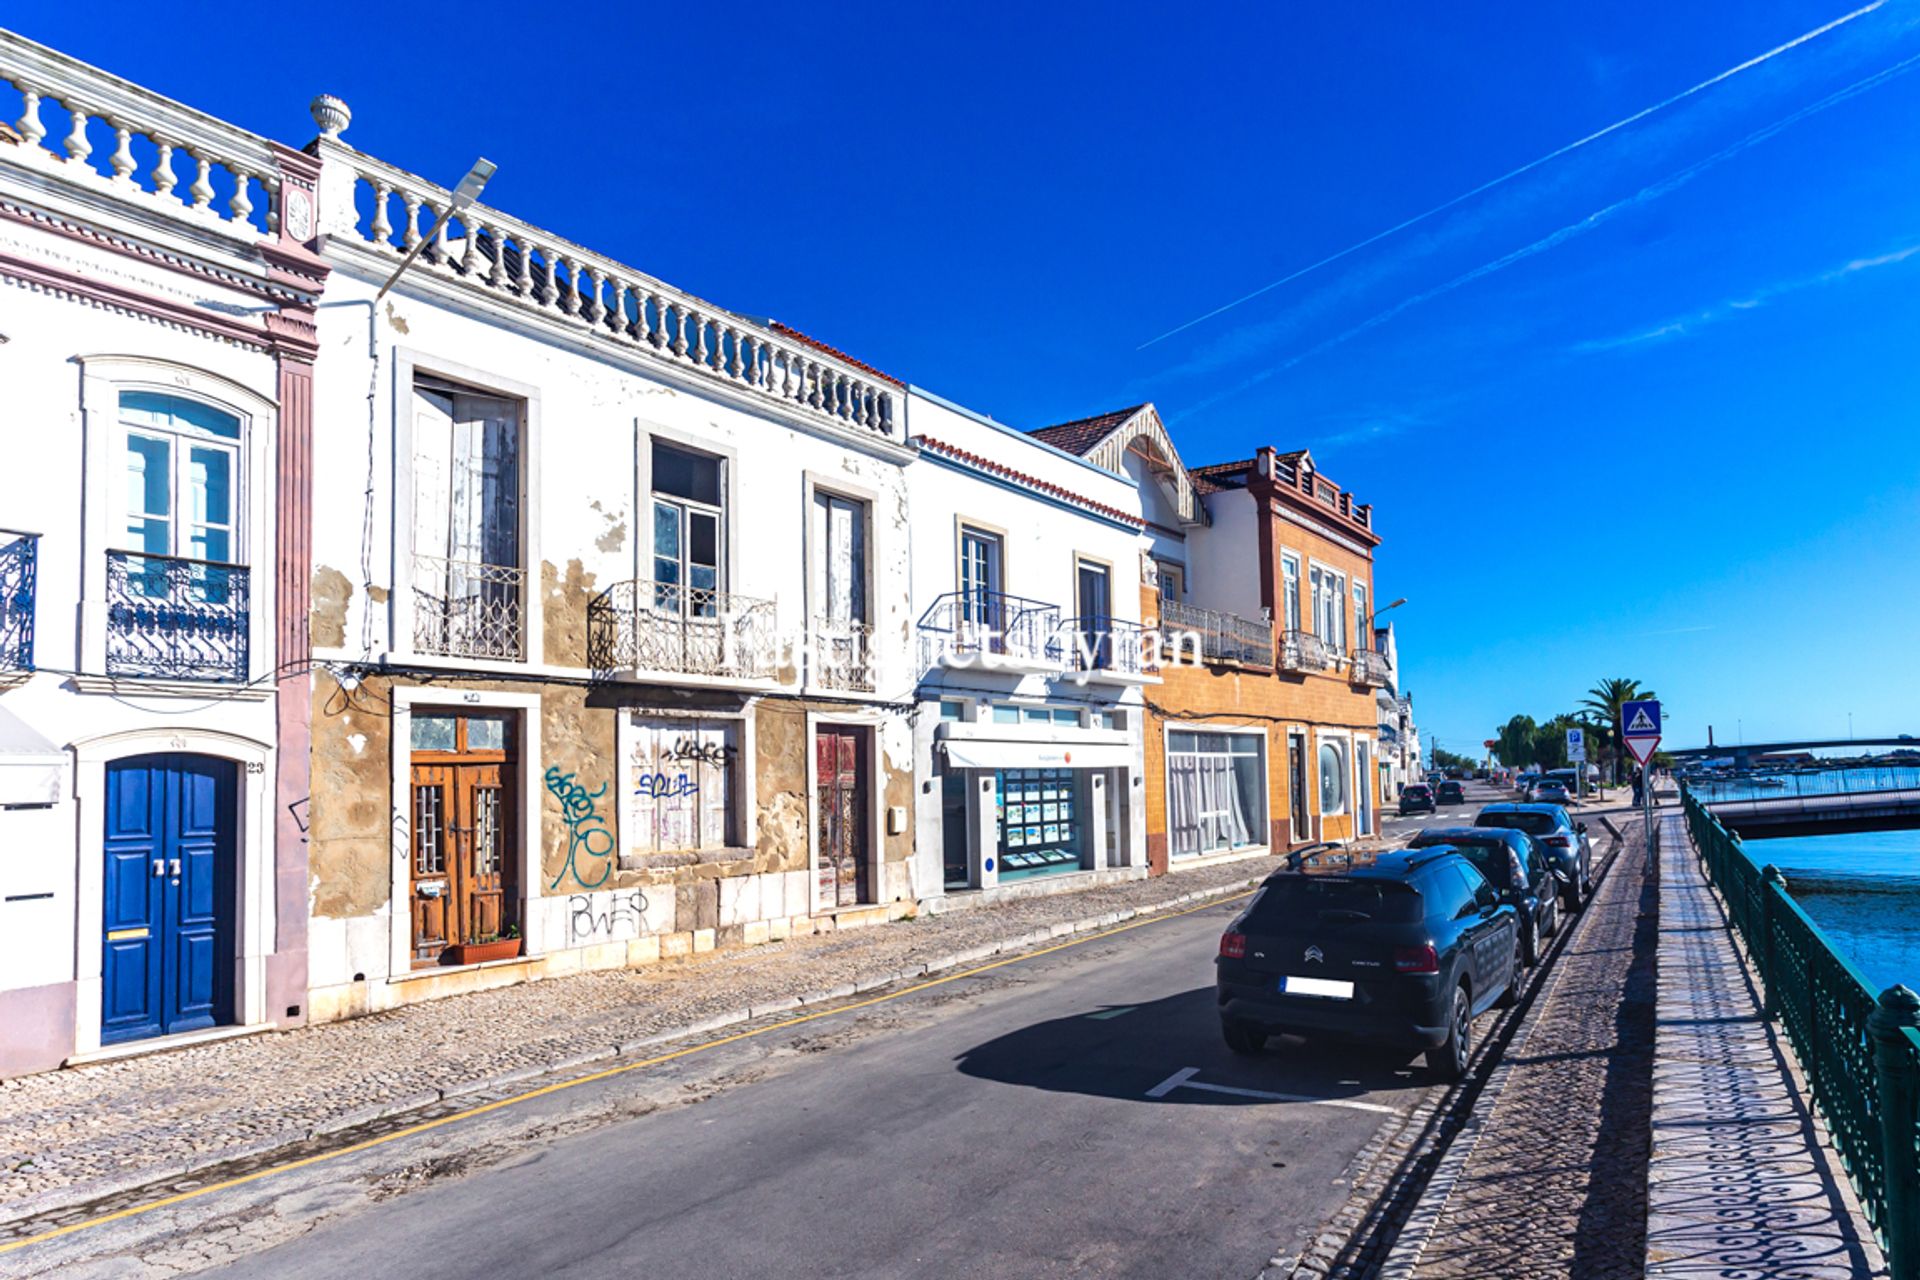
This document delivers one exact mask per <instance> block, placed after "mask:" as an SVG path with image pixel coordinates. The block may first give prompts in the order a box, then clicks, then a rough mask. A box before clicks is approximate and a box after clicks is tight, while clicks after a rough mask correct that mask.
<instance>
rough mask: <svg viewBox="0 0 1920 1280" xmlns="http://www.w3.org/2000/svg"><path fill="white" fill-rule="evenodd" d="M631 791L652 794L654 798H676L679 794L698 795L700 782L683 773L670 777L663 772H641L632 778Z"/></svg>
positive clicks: (637, 793) (644, 794) (641, 794)
mask: <svg viewBox="0 0 1920 1280" xmlns="http://www.w3.org/2000/svg"><path fill="white" fill-rule="evenodd" d="M633 793H634V794H635V795H637V796H652V797H653V798H654V799H655V800H678V799H679V798H680V797H681V796H693V795H699V794H700V784H699V783H697V782H695V781H694V780H693V778H692V777H691V776H689V775H687V774H684V773H676V774H674V775H673V776H672V777H668V776H667V775H666V774H664V773H643V774H640V775H639V776H638V777H636V778H635V779H634V786H633Z"/></svg>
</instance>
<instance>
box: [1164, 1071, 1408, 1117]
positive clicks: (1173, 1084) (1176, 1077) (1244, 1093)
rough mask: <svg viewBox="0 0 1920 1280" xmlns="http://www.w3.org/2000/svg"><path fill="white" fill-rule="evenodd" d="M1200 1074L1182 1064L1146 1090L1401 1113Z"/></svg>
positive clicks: (1362, 1103)
mask: <svg viewBox="0 0 1920 1280" xmlns="http://www.w3.org/2000/svg"><path fill="white" fill-rule="evenodd" d="M1199 1074H1200V1068H1198V1067H1182V1068H1180V1070H1178V1071H1176V1072H1174V1073H1173V1074H1172V1075H1170V1076H1168V1077H1167V1078H1166V1079H1165V1080H1162V1081H1161V1082H1160V1083H1159V1084H1157V1085H1155V1086H1153V1088H1151V1089H1149V1090H1147V1096H1148V1097H1149V1098H1164V1097H1166V1096H1167V1095H1168V1094H1170V1093H1172V1092H1173V1091H1174V1090H1175V1089H1199V1090H1202V1091H1203V1092H1206V1093H1226V1094H1231V1095H1233V1096H1234V1097H1236V1098H1263V1099H1265V1100H1267V1101H1268V1102H1308V1103H1312V1104H1313V1105H1314V1106H1316V1107H1345V1108H1346V1109H1347V1110H1349V1111H1378V1112H1381V1113H1383V1114H1385V1115H1390V1116H1392V1115H1399V1114H1400V1113H1399V1111H1398V1110H1397V1109H1396V1108H1393V1107H1387V1106H1382V1105H1381V1104H1379V1103H1377V1102H1354V1101H1351V1100H1350V1099H1347V1098H1312V1097H1308V1096H1307V1095H1306V1094H1304V1093H1269V1092H1267V1091H1266V1090H1265V1089H1241V1088H1236V1087H1235V1086H1233V1085H1230V1084H1208V1083H1207V1082H1206V1081H1204V1080H1195V1079H1194V1077H1195V1076H1197V1075H1199Z"/></svg>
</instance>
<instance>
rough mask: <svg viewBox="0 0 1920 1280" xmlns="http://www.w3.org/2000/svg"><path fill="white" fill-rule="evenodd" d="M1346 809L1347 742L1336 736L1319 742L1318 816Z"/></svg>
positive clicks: (1332, 814) (1329, 814)
mask: <svg viewBox="0 0 1920 1280" xmlns="http://www.w3.org/2000/svg"><path fill="white" fill-rule="evenodd" d="M1346 811H1347V744H1346V743H1344V742H1342V741H1341V740H1340V739H1338V738H1327V739H1324V740H1323V741H1322V742H1321V743H1320V816H1321V817H1323V818H1325V817H1333V816H1336V815H1338V814H1343V813H1345V812H1346Z"/></svg>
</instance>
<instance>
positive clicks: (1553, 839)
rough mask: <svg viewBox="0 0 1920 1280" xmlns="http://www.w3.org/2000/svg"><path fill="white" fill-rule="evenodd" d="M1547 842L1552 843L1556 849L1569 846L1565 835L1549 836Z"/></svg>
mask: <svg viewBox="0 0 1920 1280" xmlns="http://www.w3.org/2000/svg"><path fill="white" fill-rule="evenodd" d="M1546 842H1547V843H1548V844H1550V845H1552V846H1553V847H1554V848H1556V849H1564V848H1566V847H1567V844H1568V840H1567V838H1566V837H1565V836H1548V837H1547V841H1546Z"/></svg>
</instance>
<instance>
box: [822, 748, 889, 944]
mask: <svg viewBox="0 0 1920 1280" xmlns="http://www.w3.org/2000/svg"><path fill="white" fill-rule="evenodd" d="M865 736H866V731H865V730H863V729H846V728H835V729H821V730H819V731H818V733H817V734H816V735H815V737H814V740H813V755H814V776H815V779H816V782H815V786H816V788H817V792H816V801H817V808H818V810H819V814H820V832H819V851H820V889H819V903H820V905H821V906H822V907H826V908H832V907H851V906H855V905H857V904H859V903H862V902H872V901H873V900H874V898H873V890H872V885H871V883H870V880H871V871H870V868H869V865H868V864H869V859H868V857H867V767H866V755H867V753H866V751H865V750H863V747H864V741H865Z"/></svg>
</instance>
